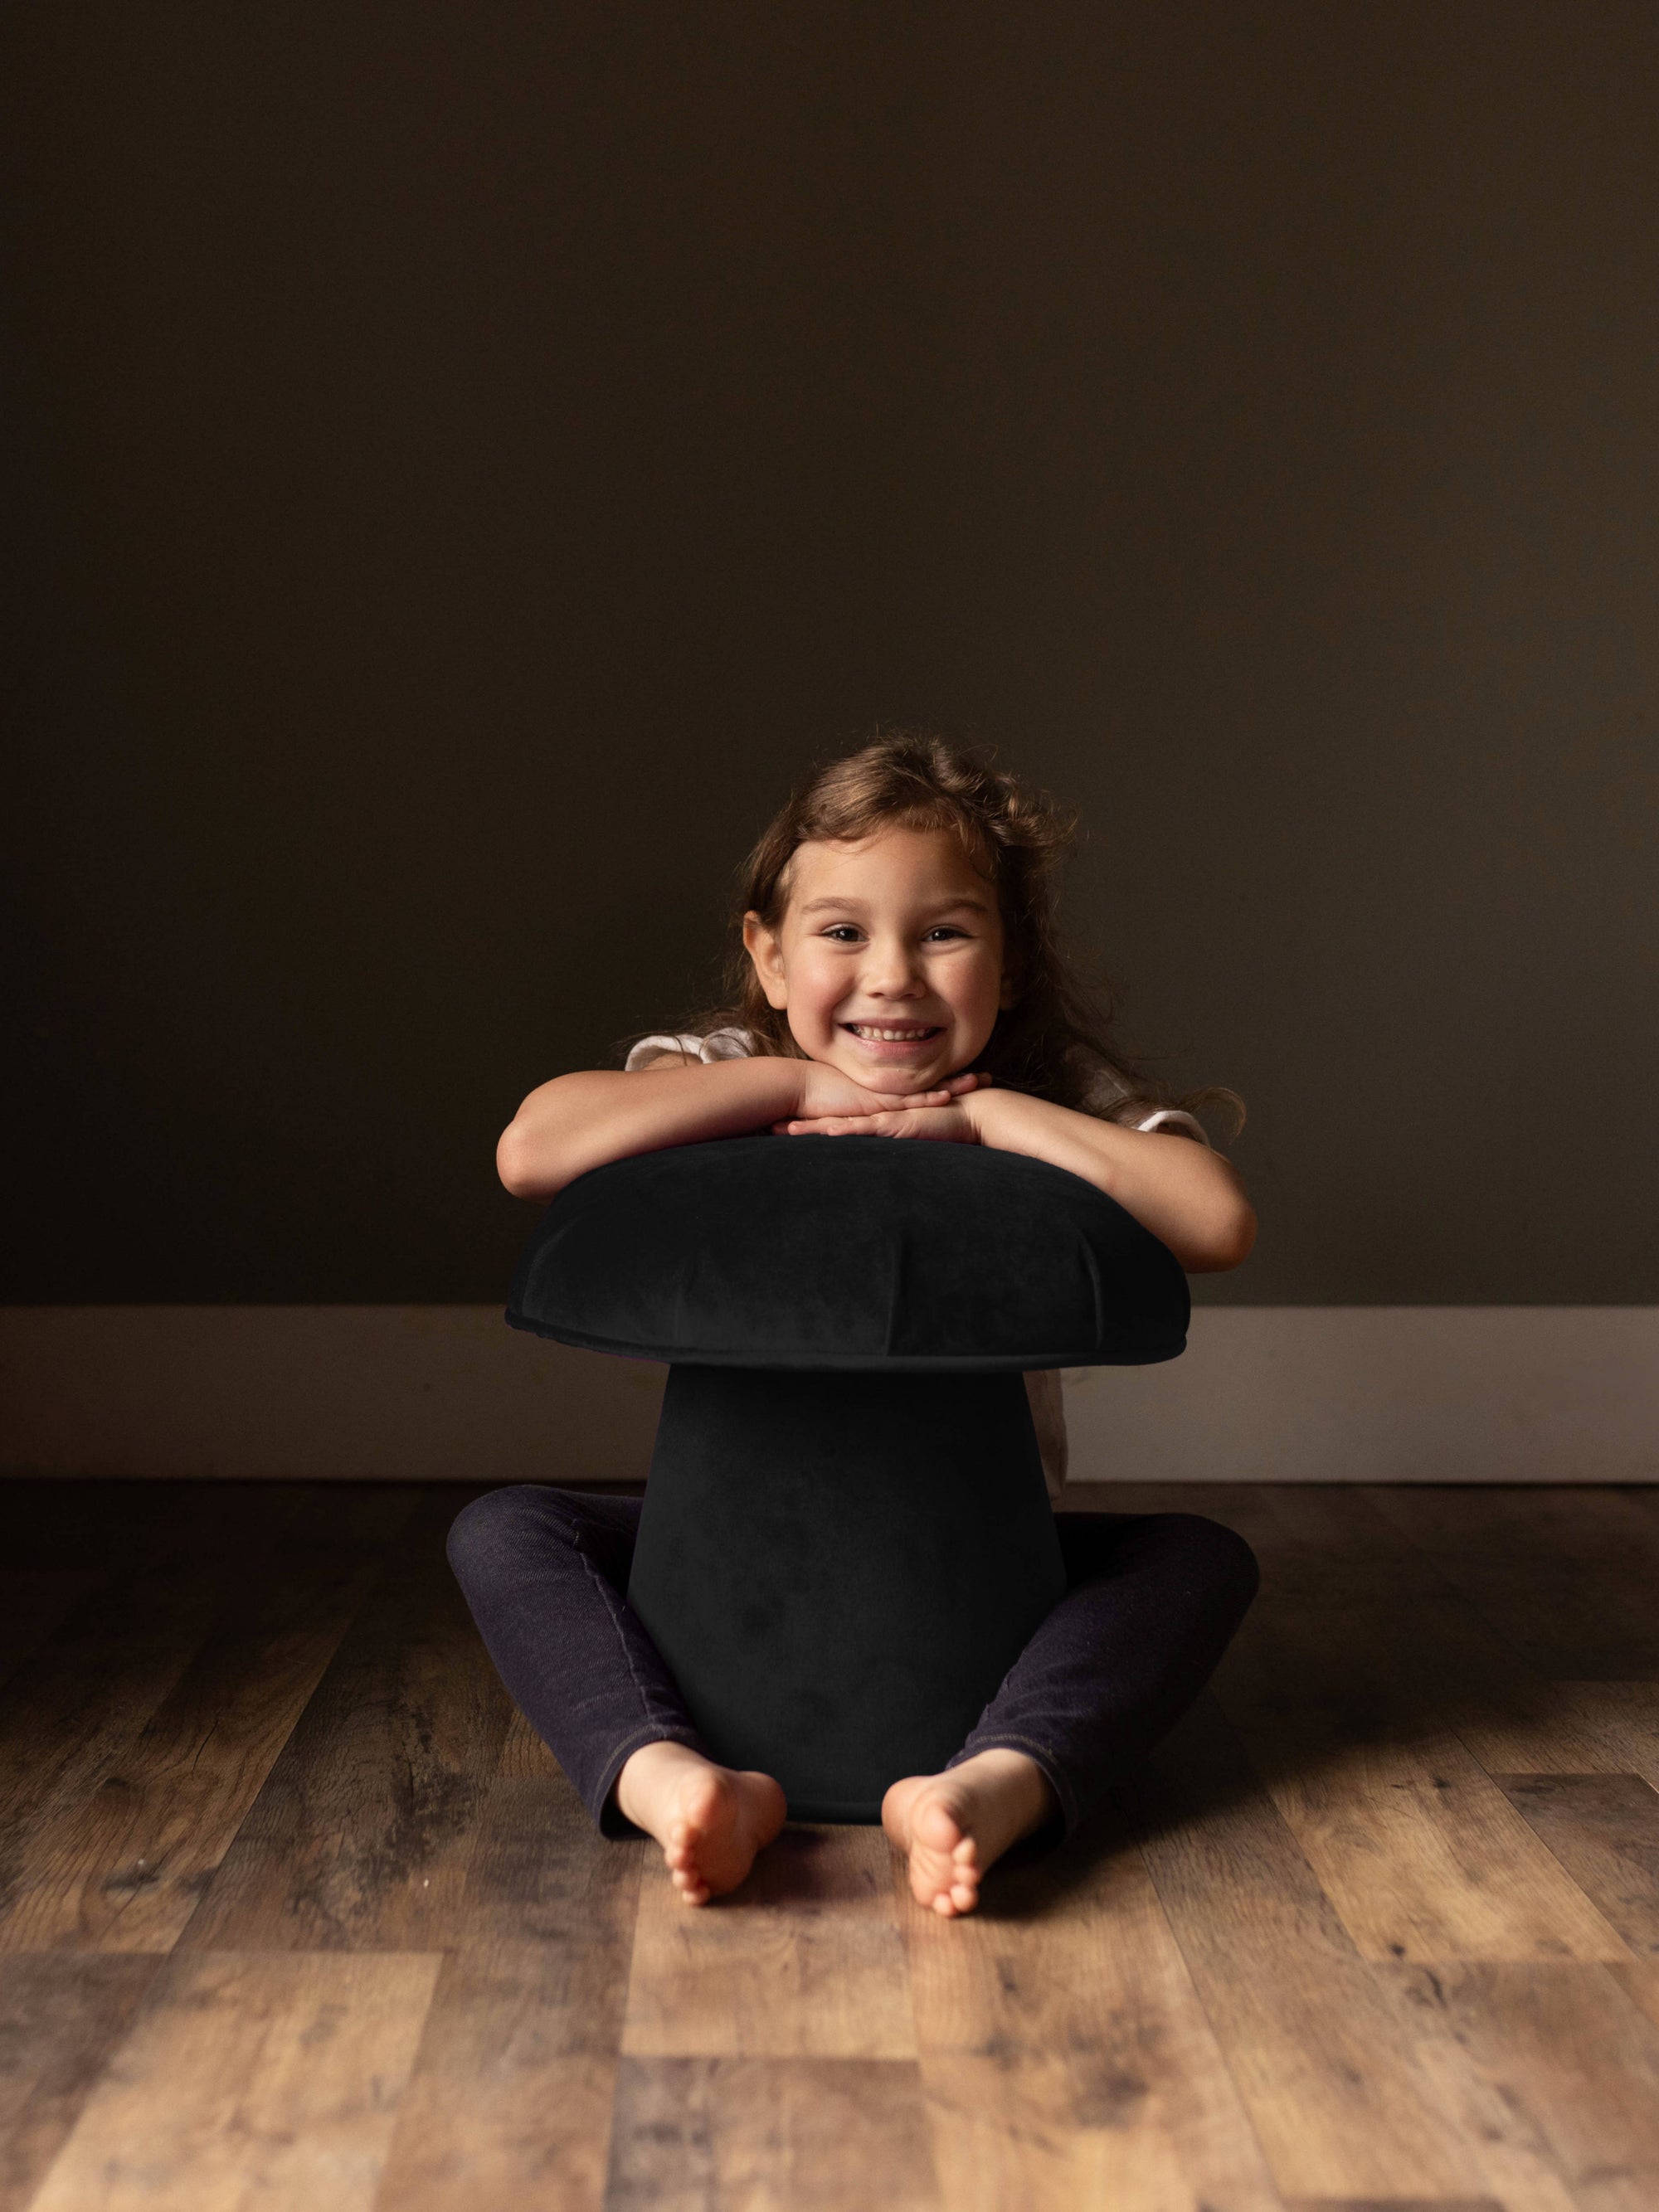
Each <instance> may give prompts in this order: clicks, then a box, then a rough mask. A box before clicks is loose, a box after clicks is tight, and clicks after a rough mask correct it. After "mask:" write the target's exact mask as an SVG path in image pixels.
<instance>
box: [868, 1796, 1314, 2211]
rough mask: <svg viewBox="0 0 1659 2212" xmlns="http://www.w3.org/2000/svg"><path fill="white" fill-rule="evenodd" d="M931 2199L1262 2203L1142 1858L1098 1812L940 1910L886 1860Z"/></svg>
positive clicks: (1258, 2163) (1237, 2105)
mask: <svg viewBox="0 0 1659 2212" xmlns="http://www.w3.org/2000/svg"><path fill="white" fill-rule="evenodd" d="M896 1880H897V1882H898V1884H899V1905H900V1919H901V1926H902V1930H903V1935H904V1939H905V1944H906V1948H907V1953H908V1959H909V1964H910V1983H911V1991H912V1996H913V2001H914V2006H915V2022H916V2041H917V2045H918V2048H919V2049H920V2051H921V2068H922V2079H923V2081H924V2083H925V2085H926V2087H927V2096H928V2101H929V2106H930V2110H931V2113H932V2117H933V2143H934V2160H935V2163H936V2166H937V2168H938V2172H939V2180H940V2185H941V2189H942V2193H943V2195H944V2197H945V2202H946V2203H948V2204H950V2205H951V2206H952V2207H953V2208H955V2207H960V2208H962V2212H1003V2208H1005V2207H1006V2206H1010V2205H1018V2206H1020V2207H1021V2208H1022V2212H1048V2208H1050V2207H1052V2208H1053V2212H1072V2208H1073V2207H1074V2206H1076V2205H1078V2204H1079V2203H1107V2202H1111V2203H1124V2204H1133V2205H1134V2206H1136V2207H1137V2208H1142V2207H1144V2208H1146V2212H1161V2208H1165V2207H1168V2208H1170V2212H1191V2209H1192V2208H1194V2207H1196V2206H1199V2205H1211V2206H1213V2207H1215V2208H1217V2212H1220V2208H1222V2207H1224V2206H1225V2208H1226V2212H1279V2207H1280V2203H1281V2200H1280V2198H1279V2192H1278V2191H1277V2190H1276V2189H1275V2188H1274V2186H1273V2180H1272V2178H1271V2176H1270V2175H1269V2173H1268V2171H1267V2163H1266V2161H1265V2160H1264V2159H1263V2157H1262V2154H1261V2146H1260V2145H1259V2143H1258V2142H1257V2141H1256V2138H1255V2131H1254V2130H1253V2129H1252V2127H1251V2124H1250V2121H1249V2116H1248V2115H1247V2113H1246V2112H1245V2111H1244V2107H1243V2103H1242V2102H1241V2100H1240V2098H1239V2095H1238V2092H1237V2088H1236V2087H1235V2086H1234V2084H1233V2081H1232V2077H1231V2075H1230V2074H1229V2072H1228V2070H1227V2067H1226V2063H1225V2060H1224V2059H1223V2057H1222V2056H1221V2052H1220V2050H1219V2047H1218V2045H1217V2043H1216V2039H1215V2036H1214V2033H1213V2031H1212V2028H1211V2027H1210V2024H1209V2021H1208V2020H1207V2019H1206V2015H1205V2013H1204V2009H1203V2007H1202V2006H1201V2004H1200V2002H1199V1999H1198V1996H1197V1992H1196V1991H1195V1990H1194V1987H1193V1984H1192V1980H1191V1977H1190V1976H1189V1975H1188V1971H1187V1967H1186V1963H1185V1961H1184V1960H1183V1959H1182V1955H1181V1952H1180V1948H1179V1947H1178V1946H1177V1944H1176V1941H1175V1937H1174V1936H1173V1935H1172V1933H1171V1932H1170V1925H1169V1923H1168V1920H1167V1919H1166V1917H1165V1916H1164V1910H1163V1907H1162V1905H1160V1904H1159V1902H1158V1896H1157V1893H1156V1892H1155V1890H1154V1889H1153V1887H1152V1881H1151V1878H1150V1877H1149V1875H1148V1874H1147V1871H1146V1864H1145V1863H1144V1861H1143V1860H1142V1858H1141V1856H1140V1853H1139V1850H1137V1849H1136V1847H1135V1846H1134V1844H1133V1842H1132V1840H1131V1839H1130V1838H1129V1836H1128V1834H1127V1831H1126V1829H1125V1827H1124V1825H1123V1823H1122V1821H1121V1818H1119V1817H1117V1816H1115V1814H1111V1813H1110V1812H1109V1811H1108V1812H1107V1813H1106V1814H1103V1815H1101V1816H1098V1817H1097V1819H1095V1820H1092V1821H1091V1823H1090V1824H1089V1826H1088V1829H1087V1830H1086V1831H1085V1833H1083V1834H1081V1835H1079V1836H1078V1837H1076V1838H1073V1840H1072V1842H1071V1843H1070V1844H1068V1845H1067V1846H1066V1848H1065V1849H1063V1850H1060V1851H1057V1852H1054V1853H1052V1854H1050V1855H1048V1856H1046V1857H1043V1858H1042V1859H1039V1860H1036V1861H1028V1862H1026V1863H1024V1864H1011V1863H1006V1862H1005V1863H1004V1864H1003V1865H1002V1866H1000V1867H999V1868H998V1869H996V1871H995V1872H994V1874H993V1875H992V1876H991V1877H990V1881H989V1883H988V1884H987V1891H986V1896H985V1900H984V1903H983V1905H982V1906H981V1910H980V1911H978V1912H976V1913H975V1914H974V1915H973V1916H972V1917H969V1918H968V1919H966V1920H959V1921H943V1920H941V1919H940V1918H939V1917H938V1915H937V1914H935V1913H933V1912H927V1911H923V1910H922V1909H921V1907H920V1906H919V1905H917V1904H916V1903H915V1899H914V1898H913V1897H912V1896H911V1895H910V1892H909V1886H908V1881H907V1880H906V1878H905V1872H904V1869H903V1865H902V1862H900V1863H896Z"/></svg>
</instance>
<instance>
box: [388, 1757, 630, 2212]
mask: <svg viewBox="0 0 1659 2212" xmlns="http://www.w3.org/2000/svg"><path fill="white" fill-rule="evenodd" d="M504 1763H505V1762H504ZM511 1763H512V1764H513V1765H515V1766H516V1765H518V1764H520V1761H519V1760H518V1759H513V1761H512V1762H511ZM650 1848H651V1847H648V1846H647V1845H646V1844H642V1843H626V1844H617V1843H608V1842H606V1841H605V1839H604V1838H601V1837H599V1835H597V1834H596V1833H595V1832H594V1830H593V1827H592V1823H591V1822H590V1821H589V1820H588V1817H587V1814H586V1809H585V1808H584V1807H583V1806H582V1804H581V1802H580V1799H579V1798H578V1797H577V1796H576V1794H575V1792H574V1790H572V1789H571V1787H570V1785H569V1784H568V1783H567V1782H566V1781H565V1780H564V1778H563V1777H562V1775H559V1774H557V1773H556V1772H554V1773H553V1774H551V1775H532V1776H525V1775H522V1774H520V1773H516V1772H515V1773H509V1774H506V1775H503V1776H501V1777H500V1778H498V1779H497V1781H496V1782H495V1784H494V1786H493V1787H492V1789H491V1790H490V1792H489V1796H488V1798H487V1800H486V1802H485V1804H484V1807H483V1814H482V1816H481V1818H480V1820H479V1824H478V1829H477V1837H476V1839H475V1842H474V1846H473V1851H472V1857H471V1863H470V1864H469V1866H468V1869H467V1878H466V1886H465V1891H464V1893H463V1896H462V1900H461V1905H460V1908H459V1913H458V1916H457V1920H456V1924H455V1929H454V1933H453V1948H452V1951H451V1954H450V1955H449V1956H448V1957H447V1959H446V1960H445V1961H444V1966H443V1971H442V1972H441V1975H440V1977H439V1980H438V1985H437V1990H436V1992H435V1996H434V1998H433V2002H432V2006H431V2009H430V2011H429V2013H428V2019H427V2025H426V2033H425V2035H424V2037H423V2038H422V2044H421V2049H420V2054H419V2057H418V2059H417V2061H416V2068H415V2073H414V2076H413V2079H412V2080H411V2081H410V2086H409V2089H408V2092H407V2093H406V2095H405V2097H404V2102H403V2108H402V2112H401V2114H400V2116H399V2119H398V2130H397V2135H396V2138H395V2140H394V2142H393V2146H392V2155H391V2159H390V2160H389V2163H388V2166H387V2169H386V2178H385V2180H384V2182H383V2184H382V2186H381V2191H380V2200H379V2203H380V2212H449V2208H452V2207H453V2206H455V2205H457V2204H461V2203H467V2204H478V2205H520V2204H522V2205H532V2204H547V2205H552V2206H556V2207H557V2208H558V2212H589V2208H592V2212H597V2208H598V2207H599V2204H600V2203H601V2202H602V2200H603V2197H604V2192H605V2160H606V2155H607V2152H608V2148H609V2144H610V2139H611V2100H612V2094H613V2092H614V2089H615V2085H616V2075H617V2051H618V2049H619V2046H620V2044H621V2040H622V2025H623V2005H624V2002H625V2001H626V1996H627V1989H628V1966H629V1952H630V1950H631V1948H632V1943H633V1935H634V1917H635V1908H636V1905H637V1902H638V1895H639V1883H640V1875H641V1867H642V1864H643V1862H644V1860H645V1857H646V1855H647V1850H648V1849H650Z"/></svg>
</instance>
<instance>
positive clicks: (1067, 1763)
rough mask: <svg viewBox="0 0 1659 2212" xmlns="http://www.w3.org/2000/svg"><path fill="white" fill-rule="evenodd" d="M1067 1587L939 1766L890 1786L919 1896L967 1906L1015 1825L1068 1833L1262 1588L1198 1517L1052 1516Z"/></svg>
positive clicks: (1222, 1533)
mask: <svg viewBox="0 0 1659 2212" xmlns="http://www.w3.org/2000/svg"><path fill="white" fill-rule="evenodd" d="M1054 1523H1055V1527H1056V1528H1057V1529H1058V1531H1059V1534H1060V1552H1061V1554H1062V1556H1063V1558H1064V1559H1065V1561H1066V1582H1067V1584H1068V1588H1067V1589H1066V1595H1065V1596H1064V1597H1063V1598H1061V1599H1060V1602H1059V1604H1058V1605H1056V1606H1055V1607H1054V1610H1053V1612H1052V1613H1049V1614H1048V1618H1047V1619H1046V1620H1044V1621H1043V1622H1042V1625H1041V1626H1039V1627H1038V1629H1037V1630H1036V1633H1035V1634H1034V1635H1033V1637H1032V1638H1031V1640H1030V1643H1029V1644H1027V1645H1026V1646H1025V1649H1024V1651H1023V1652H1021V1654H1020V1656H1019V1657H1018V1659H1017V1660H1016V1661H1015V1662H1014V1664H1013V1666H1012V1668H1010V1669H1009V1671H1008V1674H1007V1676H1006V1679H1005V1680H1004V1681H1003V1684H1002V1686H1001V1688H1000V1690H999V1691H998V1692H997V1693H996V1695H995V1697H994V1698H993V1699H992V1700H991V1702H990V1704H989V1705H987V1707H986V1709H985V1711H984V1712H983V1713H982V1714H981V1717H980V1719H979V1722H978V1723H977V1725H976V1726H975V1729H974V1730H973V1732H972V1734H971V1735H969V1738H968V1741H967V1742H966V1743H965V1744H964V1745H963V1747H962V1749H961V1750H960V1751H959V1752H958V1753H957V1755H956V1757H955V1758H954V1759H951V1763H950V1765H949V1766H948V1767H947V1768H946V1769H945V1773H944V1774H942V1775H928V1776H913V1777H911V1778H909V1779H908V1780H907V1781H904V1782H902V1783H898V1784H895V1786H894V1789H893V1790H891V1791H890V1792H889V1803H887V1804H884V1807H883V1817H884V1821H885V1823H886V1825H887V1827H888V1830H889V1832H890V1834H892V1835H894V1836H895V1838H896V1840H898V1841H899V1842H901V1843H902V1844H904V1845H905V1847H906V1848H907V1849H908V1850H909V1853H910V1861H911V1881H912V1886H913V1887H915V1891H916V1894H917V1895H918V1896H919V1897H922V1898H923V1899H924V1901H925V1902H930V1903H933V1905H935V1907H936V1909H937V1910H939V1911H944V1912H952V1911H969V1910H971V1908H972V1906H973V1904H974V1903H975V1899H976V1897H977V1892H978V1880H979V1876H980V1875H981V1874H982V1873H983V1871H984V1869H985V1868H986V1867H987V1866H988V1865H989V1864H990V1863H991V1861H992V1860H993V1859H994V1858H995V1857H998V1856H999V1855H1000V1853H1001V1852H1002V1851H1004V1850H1006V1849H1007V1847H1008V1845H1009V1844H1011V1843H1013V1842H1015V1841H1016V1840H1017V1839H1018V1838H1019V1837H1020V1836H1022V1835H1028V1834H1030V1833H1031V1832H1034V1831H1035V1830H1037V1829H1040V1828H1043V1827H1046V1826H1050V1825H1052V1826H1054V1827H1055V1829H1056V1831H1057V1832H1059V1833H1064V1834H1069V1833H1070V1832H1071V1831H1072V1830H1073V1828H1075V1827H1076V1826H1077V1825H1078V1823H1079V1820H1082V1819H1083V1817H1084V1815H1085V1814H1086V1813H1087V1812H1088V1811H1089V1810H1090V1808H1091V1806H1093V1804H1094V1803H1095V1802H1096V1801H1097V1799H1098V1798H1099V1796H1101V1794H1102V1792H1103V1790H1105V1788H1106V1787H1107V1785H1108V1784H1109V1783H1110V1781H1111V1779H1112V1778H1113V1776H1114V1775H1115V1774H1116V1773H1118V1772H1120V1771H1121V1770H1122V1769H1123V1767H1124V1766H1125V1765H1127V1764H1128V1762H1129V1761H1131V1760H1132V1759H1138V1758H1139V1757H1140V1756H1141V1755H1142V1754H1143V1753H1146V1751H1148V1750H1150V1749H1151V1747H1152V1745H1153V1744H1155V1743H1156V1742H1157V1741H1158V1740H1159V1738H1160V1737H1162V1736H1163V1735H1166V1734H1167V1733H1168V1731H1169V1730H1170V1729H1171V1728H1173V1727H1174V1725H1175V1723H1176V1721H1177V1720H1179V1719H1180V1717H1181V1716H1182V1713H1183V1712H1185V1711H1186V1710H1187V1709H1188V1706H1189V1705H1191V1704H1192V1702H1193V1700H1194V1699H1195V1698H1196V1697H1197V1695H1198V1693H1199V1692H1200V1690H1201V1689H1202V1688H1203V1686H1204V1685H1205V1683H1206V1681H1208V1680H1209V1678H1210V1676H1211V1675H1212V1674H1213V1673H1214V1671H1215V1668H1216V1665H1217V1663H1218V1661H1219V1660H1220V1657H1221V1655H1222V1653H1223V1652H1224V1651H1225V1650H1226V1648H1227V1645H1228V1644H1230V1643H1231V1640H1232V1638H1233V1635H1234V1633H1235V1632H1236V1631H1237V1627H1238V1625H1239V1623H1240V1622H1241V1621H1242V1620H1243V1618H1244V1615H1245V1613H1247V1612H1248V1611H1249V1606H1250V1602H1251V1600H1252V1599H1253V1598H1254V1597H1255V1593H1256V1589H1257V1588H1258V1586H1259V1584H1260V1581H1261V1575H1260V1571H1259V1569H1258V1568H1257V1565H1256V1562H1255V1554H1254V1553H1252V1551H1251V1550H1250V1547H1249V1545H1248V1544H1247V1543H1246V1542H1245V1541H1244V1540H1243V1537H1242V1536H1240V1535H1237V1534H1235V1532H1234V1531H1233V1530H1232V1529H1231V1528H1224V1527H1223V1526H1222V1524H1221V1523H1220V1522H1218V1521H1210V1520H1206V1519H1205V1518H1204V1517H1203V1516H1200V1515H1198V1514H1194V1513H1058V1514H1056V1515H1055V1516H1054Z"/></svg>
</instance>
